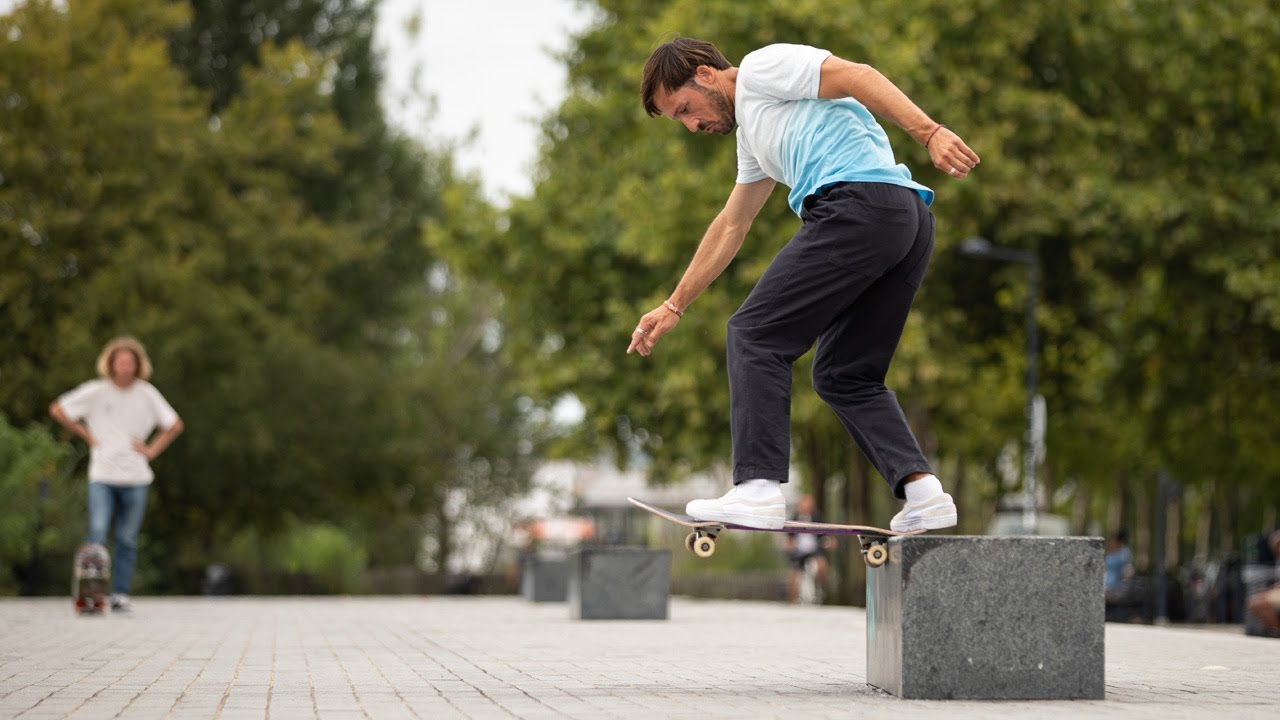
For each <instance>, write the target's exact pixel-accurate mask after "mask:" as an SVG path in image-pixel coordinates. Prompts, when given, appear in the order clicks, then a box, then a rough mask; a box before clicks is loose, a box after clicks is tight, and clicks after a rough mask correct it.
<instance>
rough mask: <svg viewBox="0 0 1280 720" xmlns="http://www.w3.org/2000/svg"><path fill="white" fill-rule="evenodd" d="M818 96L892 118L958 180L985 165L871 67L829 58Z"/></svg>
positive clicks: (952, 134) (826, 61)
mask: <svg viewBox="0 0 1280 720" xmlns="http://www.w3.org/2000/svg"><path fill="white" fill-rule="evenodd" d="M818 97H823V98H828V99H834V98H842V97H851V98H853V99H855V100H857V101H858V102H860V103H862V104H863V105H866V106H867V109H868V110H870V111H871V112H873V113H875V114H877V115H879V116H881V117H886V118H888V119H889V120H891V121H893V123H894V124H895V125H897V126H898V127H900V128H902V129H903V130H906V131H907V133H908V134H909V135H911V137H913V138H915V139H916V142H918V143H920V144H921V145H926V146H927V148H928V150H929V157H930V159H932V160H933V165H934V167H936V168H938V169H939V170H941V171H942V172H944V173H947V174H948V175H950V176H952V177H954V178H956V179H960V178H963V177H964V176H966V175H968V174H969V171H970V170H972V169H973V168H974V167H976V166H977V164H978V163H979V162H981V160H980V159H979V158H978V154H977V153H975V152H974V151H973V150H971V149H969V146H968V145H965V143H964V141H963V140H961V139H960V136H959V135H956V134H955V133H954V132H952V131H951V130H950V129H949V128H945V127H939V125H938V123H936V122H934V121H933V120H932V119H931V118H930V117H929V116H928V115H927V114H925V111H923V110H921V109H920V108H919V107H917V106H916V104H915V103H913V102H911V98H909V97H907V95H906V93H904V92H902V91H901V90H899V89H898V86H897V85H894V84H893V82H892V81H890V80H889V78H887V77H885V76H884V75H882V74H881V73H880V71H879V70H876V69H875V68H873V67H871V66H870V65H863V64H862V63H854V62H849V61H848V60H843V59H841V58H838V57H836V56H835V55H832V56H830V57H828V58H827V59H826V60H824V61H822V69H821V75H820V77H819V81H818ZM953 170H954V172H953Z"/></svg>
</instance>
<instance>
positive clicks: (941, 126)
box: [924, 123, 946, 149]
mask: <svg viewBox="0 0 1280 720" xmlns="http://www.w3.org/2000/svg"><path fill="white" fill-rule="evenodd" d="M944 127H946V125H943V124H941V123H939V124H938V127H936V128H934V129H933V132H931V133H929V137H928V138H926V139H925V141H924V146H925V148H926V149H928V147H929V143H931V142H933V136H934V135H937V134H938V131H939V130H941V129H942V128H944Z"/></svg>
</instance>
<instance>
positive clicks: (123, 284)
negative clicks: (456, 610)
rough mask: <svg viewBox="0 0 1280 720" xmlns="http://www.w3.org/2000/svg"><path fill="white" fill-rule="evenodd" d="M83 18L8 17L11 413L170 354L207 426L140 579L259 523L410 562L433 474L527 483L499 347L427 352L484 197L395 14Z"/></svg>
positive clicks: (0, 45) (328, 9) (69, 10)
mask: <svg viewBox="0 0 1280 720" xmlns="http://www.w3.org/2000/svg"><path fill="white" fill-rule="evenodd" d="M63 5H64V4H61V3H50V2H42V1H36V2H31V3H27V4H25V5H22V6H20V7H18V8H16V9H15V10H14V11H13V12H12V13H11V14H10V15H7V16H4V17H0V173H3V176H0V316H2V317H3V323H4V325H5V327H6V329H7V331H6V333H5V334H4V335H3V336H2V337H0V351H2V352H0V357H2V359H0V378H3V381H2V382H0V408H2V409H3V410H4V411H5V412H7V413H8V414H9V415H10V417H12V418H13V421H14V422H15V424H16V425H17V426H19V427H27V426H29V425H30V424H31V423H32V422H48V420H47V417H46V416H45V408H46V407H47V406H48V404H49V403H50V401H51V400H53V399H54V398H55V397H56V396H57V395H58V394H59V393H61V392H64V391H65V390H67V389H69V388H71V387H73V386H74V385H75V384H77V383H79V382H81V381H83V380H84V379H86V378H87V377H88V376H90V375H91V374H92V373H93V360H94V358H95V357H96V355H97V352H98V349H99V348H100V347H101V345H102V343H103V342H105V340H106V339H107V338H108V337H110V336H112V335H115V334H120V333H128V334H133V335H136V336H138V337H140V338H141V339H142V340H143V341H144V342H145V343H146V344H147V346H148V349H149V351H150V353H151V355H152V358H153V360H154V362H155V367H156V374H155V377H154V382H155V384H156V385H157V387H159V388H160V389H161V391H162V392H163V393H164V394H165V395H166V397H167V398H168V399H169V400H170V402H171V403H172V404H173V406H174V407H175V408H176V409H177V410H178V412H179V413H180V414H181V415H182V417H183V419H184V421H185V423H186V426H187V431H186V433H185V434H184V435H183V436H182V438H181V439H180V440H179V441H178V442H176V443H175V444H174V445H173V446H172V447H171V448H170V450H169V451H167V452H166V453H165V454H164V455H163V456H162V457H161V458H160V459H159V460H158V461H157V463H156V469H157V476H158V478H159V480H158V481H157V482H156V484H155V485H154V486H153V492H152V496H151V509H150V512H149V513H148V520H147V523H146V525H145V528H144V545H145V546H146V547H148V548H149V550H147V551H144V553H143V561H144V566H143V567H142V568H140V574H139V577H140V580H143V581H144V582H143V584H144V585H145V584H146V582H148V580H147V579H148V578H150V579H152V580H151V581H152V582H153V584H152V588H151V589H153V590H158V589H188V590H189V589H193V587H194V585H195V582H196V578H197V577H198V575H199V573H200V572H201V570H202V568H203V565H204V564H205V563H207V562H209V561H210V560H216V559H218V557H219V555H220V554H223V553H232V554H235V553H237V552H238V553H240V554H241V555H243V554H244V552H243V549H244V547H245V544H244V543H245V542H250V544H252V543H253V542H258V540H253V539H252V538H251V539H250V540H249V541H246V540H245V539H244V538H245V537H248V536H247V535H246V534H245V533H246V531H247V530H249V529H251V530H252V531H253V532H252V533H251V534H252V536H253V537H254V538H258V539H260V541H261V542H262V543H274V545H273V546H274V547H286V548H287V547H292V546H291V545H290V544H289V542H288V541H285V540H280V541H278V542H277V541H276V540H274V539H272V536H273V534H279V533H286V534H287V533H290V532H295V531H296V532H301V533H304V534H305V533H309V532H310V533H314V532H320V531H323V533H330V534H329V535H325V537H331V532H330V530H332V529H333V528H340V529H341V532H343V533H345V534H346V536H347V537H349V538H350V539H351V542H352V543H358V544H361V547H358V548H353V553H355V554H354V555H353V557H361V555H360V553H363V552H365V549H366V548H367V549H369V551H368V552H367V557H368V560H369V562H371V563H385V562H413V561H414V560H415V559H416V558H415V550H414V549H415V548H417V547H418V546H419V544H420V540H421V533H422V532H423V531H424V529H432V528H434V525H432V522H434V521H431V522H429V521H427V520H425V519H424V518H426V517H428V516H433V514H434V513H435V512H436V508H435V507H434V505H433V501H432V498H434V497H436V496H437V495H438V493H439V490H438V488H437V486H438V485H444V484H450V485H452V486H455V487H456V486H464V487H471V486H474V487H476V488H478V489H481V490H484V492H485V493H490V494H491V493H492V490H489V489H485V488H489V487H490V486H493V485H497V486H501V487H503V488H518V487H520V486H521V484H522V483H523V482H525V480H526V479H527V469H526V468H525V465H524V464H522V463H519V462H516V459H513V458H516V457H517V455H519V453H517V449H518V448H519V447H520V446H519V444H518V442H517V441H516V440H517V438H518V437H523V436H524V432H523V430H524V428H523V426H522V425H521V420H520V417H521V413H520V411H519V410H518V409H517V408H516V401H517V398H516V397H515V396H514V395H513V394H512V393H509V392H506V390H505V386H504V385H503V384H502V383H504V382H506V378H505V376H504V374H503V373H504V372H505V371H504V370H503V368H502V367H500V366H499V365H498V364H496V363H495V361H494V360H493V358H495V357H496V355H495V353H494V352H493V349H492V348H478V347H468V348H467V349H466V350H465V351H461V350H456V349H452V348H450V347H449V346H447V345H445V344H442V343H434V344H425V343H423V342H418V341H417V340H416V338H418V335H417V333H418V328H417V327H416V324H421V323H424V322H427V321H426V320H424V318H430V317H434V316H433V315H432V313H435V312H436V311H437V310H438V309H439V308H440V307H443V306H445V305H446V304H447V303H450V302H456V300H453V299H452V295H451V293H452V292H453V289H454V288H453V286H449V287H448V288H446V289H445V290H443V291H437V290H431V289H430V288H429V287H428V283H427V278H428V276H429V273H430V272H431V271H432V268H435V267H437V266H438V264H439V263H438V261H437V260H436V259H434V258H433V257H432V255H431V253H430V251H429V250H428V249H427V246H426V244H425V243H424V241H423V234H424V232H425V228H426V224H427V221H428V219H429V218H433V217H434V218H436V219H437V223H436V225H437V227H438V228H439V232H441V233H446V234H447V233H451V232H454V230H453V229H452V226H451V225H450V222H449V221H448V219H447V218H444V217H442V213H441V205H440V203H441V197H442V196H443V195H445V194H446V193H447V194H451V195H453V196H457V197H461V198H466V201H467V202H468V203H470V204H473V205H475V206H477V207H481V208H482V207H483V205H482V202H481V201H480V200H479V197H480V195H479V192H478V189H477V188H476V187H475V185H474V183H471V182H466V181H464V180H462V179H460V178H458V177H457V176H456V174H455V173H454V172H453V170H452V166H451V163H450V160H449V158H448V157H447V156H446V155H443V154H441V153H437V152H432V151H428V150H426V149H424V148H422V147H421V146H420V145H418V144H417V143H415V142H413V141H410V140H408V139H406V138H404V137H402V136H400V135H399V134H397V133H396V132H394V131H392V130H391V129H389V128H388V127H387V126H386V124H385V122H384V119H383V117H382V112H381V109H380V106H379V105H378V102H377V97H378V92H379V86H380V73H379V69H378V62H379V61H378V58H377V56H376V55H375V54H374V52H373V49H372V42H371V36H372V17H373V15H372V13H373V6H372V5H371V4H370V3H364V2H332V1H331V0H290V1H289V2H272V1H270V0H262V1H261V2H232V1H230V0H227V1H226V2H220V1H218V0H208V1H207V2H204V1H198V2H192V3H185V2H165V1H163V0H102V1H96V0H95V1H94V2H90V1H89V0H72V1H71V2H69V3H65V7H63ZM230 17H235V18H239V19H240V20H239V21H235V22H232V21H230V20H228V18H230ZM263 18H265V19H266V20H265V24H264V21H263ZM468 292H469V293H470V294H469V295H468V297H472V298H474V297H479V296H482V295H483V294H484V292H485V291H484V290H483V288H476V289H474V290H470V291H468ZM480 307H482V308H483V307H488V306H487V305H484V304H483V303H482V304H481V305H480ZM478 313H479V311H478V310H477V311H475V312H472V313H469V314H468V313H458V314H451V315H447V316H446V317H445V318H444V320H443V321H442V322H443V323H444V325H446V326H448V325H449V324H450V323H451V322H454V321H455V320H456V321H457V322H458V323H459V326H458V328H457V329H456V333H457V334H465V333H466V332H468V331H469V329H471V328H472V327H473V326H474V325H475V324H477V323H480V324H483V322H484V320H483V318H478V317H477V314H478ZM428 324H431V323H428ZM437 324H438V323H437ZM441 332H443V331H441ZM435 353H450V354H449V355H448V357H449V358H450V361H451V362H452V366H450V367H448V368H444V367H439V368H438V369H437V370H436V371H433V373H430V374H429V373H426V371H424V370H422V369H421V367H423V366H431V367H437V366H438V365H439V364H440V361H438V360H437V359H436V358H435V356H434V354H435ZM424 357H425V360H424V359H423V358H424ZM463 378H465V381H466V382H465V384H461V383H457V382H451V379H452V380H458V379H463ZM477 388H482V389H483V390H484V392H478V391H477ZM424 393H428V394H430V395H431V399H433V400H434V401H436V402H437V403H438V404H440V405H442V406H449V407H452V405H456V406H458V407H457V408H452V409H451V410H450V412H445V413H435V414H433V413H430V412H424V411H423V410H422V408H419V407H416V406H415V405H414V403H417V402H421V401H423V400H424ZM468 418H474V420H473V421H471V422H469V423H464V422H462V420H464V419H468ZM480 418H486V419H489V420H491V421H492V422H489V423H487V424H485V423H481V422H480V421H479V419H480ZM524 454H527V449H526V451H525V452H524ZM461 457H465V458H466V460H467V461H466V462H462V461H460V460H459V458H461ZM446 460H447V461H446ZM481 461H487V462H489V463H490V466H491V467H492V468H494V471H493V474H494V475H498V476H499V477H497V478H496V479H495V478H488V477H480V476H479V475H480V474H477V473H476V471H475V467H476V466H477V465H478V464H479V463H480V462H481ZM388 517H390V518H391V519H390V520H388ZM316 528H320V529H321V530H319V531H318V530H316ZM326 528H327V529H326ZM237 548H238V550H237ZM233 551H234V552H233ZM267 555H268V553H265V552H264V557H265V556H267ZM4 559H5V560H6V561H7V560H9V557H8V556H6V557H5V558H4ZM361 562H363V561H361ZM147 563H153V564H152V565H147Z"/></svg>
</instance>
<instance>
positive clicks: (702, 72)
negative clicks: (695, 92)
mask: <svg viewBox="0 0 1280 720" xmlns="http://www.w3.org/2000/svg"><path fill="white" fill-rule="evenodd" d="M693 79H694V80H696V81H697V83H698V84H699V85H701V86H702V87H711V86H712V85H714V84H715V82H716V69H715V68H713V67H711V66H710V65H699V66H698V67H697V69H696V70H694V71H693Z"/></svg>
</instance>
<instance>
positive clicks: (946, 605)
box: [867, 535, 1106, 700]
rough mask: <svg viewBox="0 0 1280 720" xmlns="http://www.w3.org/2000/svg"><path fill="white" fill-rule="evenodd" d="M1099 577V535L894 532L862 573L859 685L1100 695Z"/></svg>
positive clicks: (916, 693)
mask: <svg viewBox="0 0 1280 720" xmlns="http://www.w3.org/2000/svg"><path fill="white" fill-rule="evenodd" d="M1102 585H1103V541H1102V538H1085V537H1018V536H1015V537H964V536H952V537H948V536H942V535H936V536H931V535H920V536H911V537H897V538H893V539H892V540H890V541H889V561H888V562H887V563H885V565H884V566H882V567H880V568H876V569H868V571H867V682H868V683H869V684H871V685H874V686H875V687H878V688H881V689H883V690H886V691H888V692H891V693H893V694H895V695H897V696H899V697H902V698H923V699H945V698H966V699H981V700H1006V699H1008V700H1014V699H1020V700H1030V699H1072V698H1092V699H1101V698H1102V697H1104V695H1105V692H1106V690H1105V686H1104V682H1103V677H1104V664H1103V660H1104V655H1105V653H1104V649H1105V648H1104V637H1103V629H1104V616H1105V607H1104V598H1103V590H1102Z"/></svg>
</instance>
